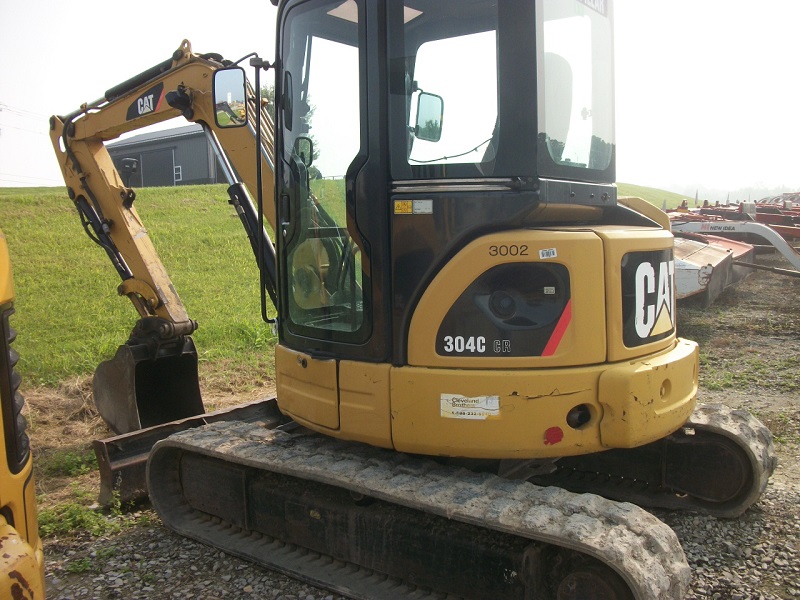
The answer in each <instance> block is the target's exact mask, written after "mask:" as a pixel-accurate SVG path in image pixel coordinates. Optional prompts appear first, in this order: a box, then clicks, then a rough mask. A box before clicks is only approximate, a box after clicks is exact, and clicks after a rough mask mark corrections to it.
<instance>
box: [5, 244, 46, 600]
mask: <svg viewBox="0 0 800 600" xmlns="http://www.w3.org/2000/svg"><path fill="white" fill-rule="evenodd" d="M13 313H14V284H13V281H12V277H11V260H10V258H9V255H8V245H7V244H6V239H5V236H4V235H3V234H2V232H0V319H1V321H0V336H2V337H0V403H2V428H0V448H2V449H3V452H4V455H5V460H3V461H2V464H0V597H2V598H13V599H14V600H39V599H42V598H44V555H43V552H42V541H41V539H40V538H39V530H38V525H37V523H36V490H35V486H34V481H33V461H32V458H31V451H30V443H29V439H28V435H27V433H26V432H25V429H26V422H25V418H24V417H23V416H22V415H21V414H20V412H21V411H22V407H23V404H24V402H23V400H22V396H21V395H20V393H19V390H18V388H19V383H20V378H19V375H18V374H17V372H16V370H15V366H16V364H17V360H18V359H19V356H18V354H17V353H16V351H15V350H13V349H12V348H11V343H12V342H13V341H14V338H15V337H16V332H15V331H14V329H13V328H12V327H11V325H10V317H11V315H13Z"/></svg>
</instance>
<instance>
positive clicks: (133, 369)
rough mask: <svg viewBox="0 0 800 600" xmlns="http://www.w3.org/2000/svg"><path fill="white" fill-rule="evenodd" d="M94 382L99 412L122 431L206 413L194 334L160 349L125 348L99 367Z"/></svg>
mask: <svg viewBox="0 0 800 600" xmlns="http://www.w3.org/2000/svg"><path fill="white" fill-rule="evenodd" d="M154 354H155V357H154V356H153V355H154ZM92 384H93V388H94V403H95V405H96V406H97V410H98V412H99V413H100V416H101V417H103V420H104V421H105V422H106V423H107V424H108V426H109V427H110V428H111V429H112V431H114V433H117V434H122V433H129V432H131V431H136V430H138V429H142V428H146V427H153V426H154V425H160V424H162V423H167V422H169V421H176V420H178V419H185V418H187V417H193V416H195V415H201V414H203V413H204V412H205V411H204V409H203V401H202V398H201V397H200V382H199V379H198V374H197V350H196V349H195V346H194V342H193V341H192V338H191V337H189V336H185V337H183V338H182V339H181V340H180V341H179V342H178V343H177V344H176V345H175V346H174V347H172V348H170V349H169V350H168V351H165V350H164V347H161V348H160V349H159V350H158V351H157V352H155V353H154V352H153V350H152V346H150V345H148V344H131V343H128V344H125V345H123V346H120V347H119V348H118V349H117V353H116V354H115V355H114V358H112V359H111V360H107V361H103V362H102V363H100V365H98V367H97V370H96V371H95V374H94V379H93V382H92Z"/></svg>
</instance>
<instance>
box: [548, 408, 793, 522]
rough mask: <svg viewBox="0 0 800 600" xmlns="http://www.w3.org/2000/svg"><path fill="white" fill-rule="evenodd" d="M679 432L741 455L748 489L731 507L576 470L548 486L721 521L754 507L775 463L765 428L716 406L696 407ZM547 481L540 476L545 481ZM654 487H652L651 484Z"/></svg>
mask: <svg viewBox="0 0 800 600" xmlns="http://www.w3.org/2000/svg"><path fill="white" fill-rule="evenodd" d="M683 427H684V429H697V430H706V431H710V432H713V433H716V434H718V435H720V436H723V437H726V438H728V439H730V440H733V441H734V442H736V444H737V445H738V446H739V447H740V448H741V449H742V450H743V451H744V453H745V454H746V455H747V458H748V459H749V462H750V471H751V475H752V480H751V482H750V483H751V484H750V489H748V490H747V491H745V492H743V493H742V494H740V496H739V499H738V501H737V502H735V503H733V502H728V503H723V504H720V505H714V504H711V503H710V502H706V501H702V500H696V499H694V498H692V497H691V496H685V495H676V494H673V493H669V492H665V491H663V490H661V489H656V490H655V491H653V490H652V489H651V487H650V486H649V485H648V484H647V483H646V482H642V481H637V480H635V479H625V478H620V477H609V476H606V475H605V474H603V473H595V472H585V471H581V470H580V468H578V469H574V470H572V469H570V470H566V469H565V470H563V471H556V473H555V475H554V477H553V478H552V479H550V480H549V481H550V482H551V484H552V485H563V486H564V487H565V488H570V485H571V483H573V484H574V482H579V483H580V485H579V486H576V488H577V489H580V490H581V491H583V492H584V493H587V492H588V493H594V494H600V495H602V496H605V497H607V498H613V499H615V500H618V501H623V502H633V503H635V504H637V505H639V506H644V507H649V508H666V509H670V510H692V511H696V512H699V513H703V514H708V515H713V516H715V517H723V518H733V517H738V516H740V515H741V514H742V513H744V512H745V511H746V510H747V509H748V508H750V507H751V506H752V505H753V504H755V503H756V502H758V499H759V498H760V497H761V494H763V493H764V490H765V489H766V488H767V483H768V482H769V478H770V476H771V475H772V473H773V472H774V470H775V466H776V465H777V462H778V459H777V456H776V454H775V447H774V445H773V442H772V434H771V433H770V431H769V429H767V427H766V426H765V425H764V424H763V423H761V422H760V421H759V420H758V419H756V418H755V417H754V416H753V415H751V414H750V413H749V412H747V411H746V410H741V409H737V410H734V409H732V408H730V407H728V406H725V405H722V404H698V405H697V407H696V408H695V411H694V412H693V413H692V416H691V417H690V418H689V420H688V421H687V422H686V424H685V425H684V426H683ZM548 477H549V476H545V479H546V480H547V479H548ZM593 480H594V481H593ZM654 487H656V488H658V486H657V485H656V486H654Z"/></svg>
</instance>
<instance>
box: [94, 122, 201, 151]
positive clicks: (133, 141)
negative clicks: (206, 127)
mask: <svg viewBox="0 0 800 600" xmlns="http://www.w3.org/2000/svg"><path fill="white" fill-rule="evenodd" d="M202 132H203V127H202V126H201V125H200V124H199V123H191V124H189V125H183V126H181V127H174V128H172V129H162V130H160V131H151V132H148V133H140V134H139V135H135V136H133V137H130V138H127V139H124V140H119V141H117V142H113V143H110V144H107V147H108V148H124V147H125V146H134V145H138V144H142V143H145V142H157V141H160V140H168V139H175V138H179V137H187V136H192V135H197V134H199V133H202Z"/></svg>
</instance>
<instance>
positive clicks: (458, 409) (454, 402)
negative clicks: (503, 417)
mask: <svg viewBox="0 0 800 600" xmlns="http://www.w3.org/2000/svg"><path fill="white" fill-rule="evenodd" d="M441 415H442V417H444V418H446V419H471V420H477V421H483V420H485V419H488V418H490V417H498V416H500V396H476V397H474V398H467V397H466V396H462V395H460V394H442V396H441Z"/></svg>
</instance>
